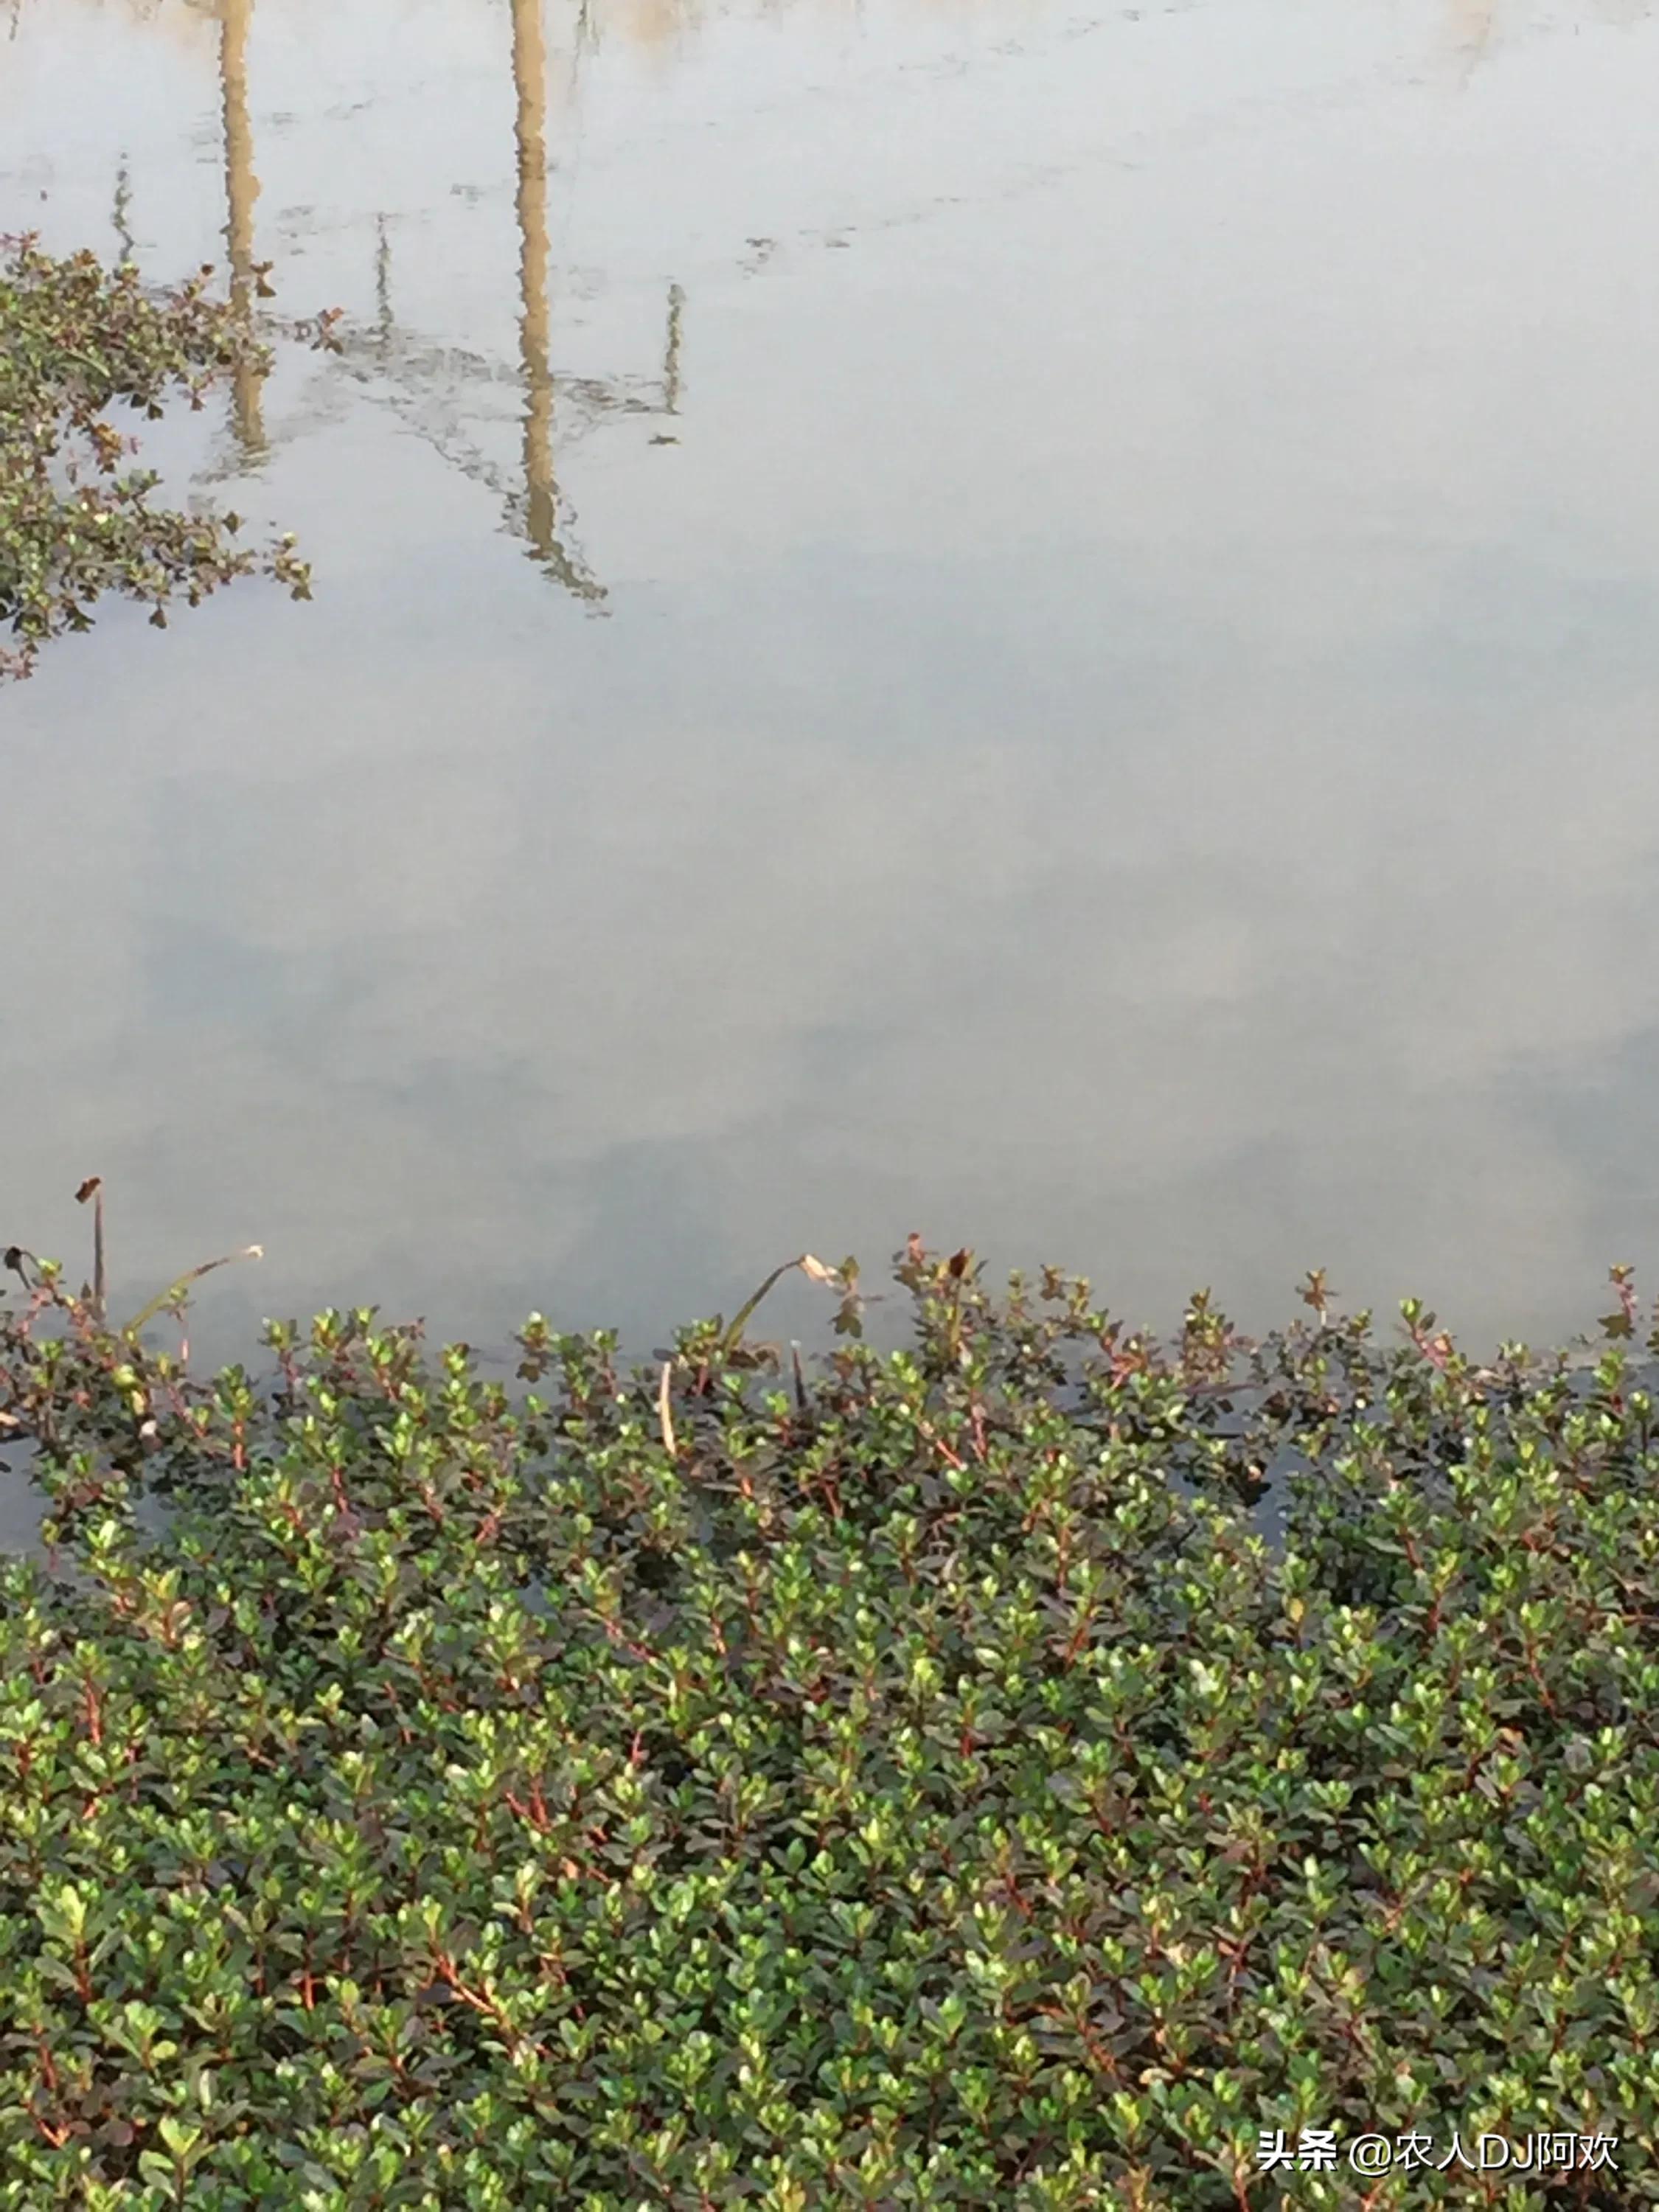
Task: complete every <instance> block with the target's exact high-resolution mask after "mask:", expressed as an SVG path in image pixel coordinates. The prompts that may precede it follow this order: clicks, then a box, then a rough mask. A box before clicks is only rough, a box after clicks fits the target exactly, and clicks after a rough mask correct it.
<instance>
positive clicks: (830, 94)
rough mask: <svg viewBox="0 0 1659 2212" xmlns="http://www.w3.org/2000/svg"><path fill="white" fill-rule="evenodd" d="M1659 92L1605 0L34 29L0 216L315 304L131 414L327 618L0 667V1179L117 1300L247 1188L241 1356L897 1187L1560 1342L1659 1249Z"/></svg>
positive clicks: (1111, 1250)
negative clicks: (314, 322) (260, 1319)
mask: <svg viewBox="0 0 1659 2212" xmlns="http://www.w3.org/2000/svg"><path fill="white" fill-rule="evenodd" d="M1656 112H1659V22H1656V21H1655V20H1654V18H1653V16H1652V15H1651V14H1650V9H1649V8H1648V7H1647V6H1645V5H1643V4H1640V0H1185V4H1177V5H1174V6H1169V5H1144V6H1138V7H1121V6H1115V5H1109V4H1105V0H1085V4H1082V5H1079V4H1077V0H863V4H858V0H771V3H770V4H765V0H763V4H750V5H737V6H732V7H729V8H727V7H722V6H720V5H719V4H718V0H714V4H710V5H708V6H707V7H705V8H703V9H695V8H690V7H688V8H687V9H685V10H684V12H681V11H680V10H679V9H678V8H677V6H676V3H675V0H586V4H584V5H583V6H582V7H581V9H580V11H578V10H575V9H572V8H571V7H569V6H568V5H567V4H565V0H549V4H548V5H547V6H546V7H545V8H544V9H542V11H541V12H539V13H538V4H537V0H326V4H325V0H221V4H220V5H219V6H218V7H217V8H214V7H211V6H194V5H190V4H186V0H155V4H153V5H148V6H134V5H130V4H125V0H103V4H88V0H15V4H14V5H13V6H12V8H11V10H10V13H9V16H6V15H0V228H21V227H24V226H26V225H28V226H34V227H38V228H40V230H41V232H42V233H43V234H44V236H45V238H46V241H47V242H48V243H49V244H51V245H52V246H63V247H68V246H76V245H79V244H82V243H87V244H90V245H92V246H95V247H97V248H99V249H100V251H103V252H112V251H114V250H116V249H117V248H118V246H119V245H121V244H122V243H123V242H124V241H125V242H126V243H129V244H130V245H131V248H132V250H133V251H134V252H136V254H137V258H138V259H139V260H140V262H141V263H142V264H143V267H144V268H145V269H146V270H148V271H149V272H150V273H152V274H153V275H154V276H156V277H157V278H163V277H165V278H171V277H173V276H178V275H179V274H180V273H181V272H183V271H184V270H187V269H189V268H190V267H191V266H193V265H195V264H197V263H199V262H202V261H204V260H209V259H211V260H215V261H216V262H217V263H218V264H220V265H221V267H223V266H224V265H226V264H227V262H228V264H229V265H230V266H231V267H232V269H233V270H234V272H235V274H236V277H237V281H238V282H240V283H250V282H251V281H252V270H253V268H254V264H256V263H263V262H269V263H270V264H272V269H271V281H272V282H273V283H274V284H275V285H276V292H277V300H278V305H279V306H280V307H283V309H285V310H289V311H291V312H293V313H307V312H310V311H313V310H314V309H318V308H321V307H331V306H337V307H342V308H343V309H344V311H345V322H344V325H343V328H344V330H345V331H346V332H347V340H346V345H345V349H344V351H343V354H342V356H340V357H339V358H338V359H335V360H329V359H325V358H322V357H319V356H316V355H313V354H311V353H309V352H307V351H306V350H305V349H302V348H290V349H285V350H283V351H282V352H281V353H280V355H279V357H278V361H277V364H276V369H275V373H274V374H272V375H271V376H270V378H269V380H266V381H264V383H259V382H255V381H247V382H245V383H244V384H243V385H242V386H240V388H239V389H237V390H236V391H234V392H226V393H224V394H222V395H220V396H219V397H218V398H216V402H215V404H214V406H213V408H212V410H210V413H209V414H208V415H207V416H204V418H202V420H201V421H200V422H191V421H190V419H189V418H187V417H186V418H185V420H184V421H183V422H180V423H178V424H173V423H171V422H169V424H168V425H167V426H166V428H165V429H164V430H163V431H162V432H161V433H159V434H158V435H157V437H156V440H155V452H156V453H157V455H158V456H159V457H160V458H161V459H163V460H164V461H165V462H166V463H167V466H168V467H169V469H170V471H173V473H174V475H175V477H176V478H177V479H178V480H179V481H180V482H181V483H189V482H192V481H193V482H194V483H195V484H196V485H197V489H200V490H202V491H203V492H204V493H206V492H209V491H211V492H212V494H213V495H215V496H218V497H220V498H222V499H225V500H227V501H229V502H230V503H232V504H234V505H235V506H236V507H239V508H240V509H241V510H243V511H244V512H245V513H247V514H248V515H250V516H251V517H253V518H256V519H257V520H258V521H259V522H260V523H261V524H262V525H263V524H264V523H266V522H277V521H280V523H281V524H282V525H283V526H287V527H291V528H293V529H294V530H295V531H296V532H298V533H299V534H300V535H301V538H302V541H303V544H304V548H305V550H307V552H308V553H309V554H310V555H311V556H312V557H313V561H314V563H315V569H316V599H315V601H314V603H313V605H310V606H307V607H296V606H294V605H290V604H289V601H288V600H287V599H285V598H283V596H282V595H281V594H280V593H278V592H275V591H273V590H270V589H268V588H266V587H263V586H258V585H254V584H247V585H240V586H236V587H235V588H234V590H233V591H231V592H229V593H228V594H227V595H226V596H225V597H224V598H222V599H221V600H219V601H218V602H216V604H214V605H211V606H210V607H209V608H207V609H206V610H204V611H202V612H201V613H199V614H197V615H194V616H191V615H181V617H180V618H179V622H178V623H176V625H175V626H174V627H173V629H170V630H169V632H168V633H167V635H166V636H165V637H162V636H159V635H155V634H154V633H152V632H151V631H150V630H149V629H147V628H146V627H145V626H144V622H143V617H142V615H140V614H138V613H137V612H135V611H131V610H126V609H122V608H119V607H115V606H112V607H111V608H110V609H109V611H107V612H106V614H105V615H103V616H102V617H100V621H99V623H98V627H97V629H96V631H95V633H94V635H93V636H92V637H91V638H90V639H89V640H87V641H80V642H75V641H71V642H69V643H66V644H65V645H64V646H63V647H60V648H58V649H57V650H55V651H52V652H51V653H49V654H48V655H47V656H46V659H44V660H43V663H42V665H41V669H40V674H39V675H38V677H37V678H35V679H34V681H33V683H31V684H27V685H24V686H20V687H15V688H13V689H11V690H8V691H6V692H5V693H3V694H0V826H3V838H4V844H3V849H4V853H5V856H6V881H7V896H8V902H9V923H8V929H7V939H6V957H5V961H4V964H3V967H0V1066H3V1082H0V1129H3V1140H4V1141H3V1153H0V1157H3V1161H4V1168H3V1176H0V1230H3V1231H4V1233H5V1235H6V1236H8V1237H13V1236H15V1237H21V1238H22V1239H23V1240H24V1241H26V1242H27V1243H31V1244H33V1245H35V1246H36V1247H37V1248H39V1249H46V1250H49V1251H52V1250H55V1251H59V1252H64V1253H68V1254H70V1255H73V1257H74V1258H75V1260H76V1264H77V1265H79V1264H81V1263H82V1253H83V1251H84V1238H85V1232H86V1227H87V1225H86V1222H85V1219H84V1217H83V1216H82V1215H81V1214H80V1213H79V1212H77V1211H76V1208H75V1206H73V1204H72V1202H71V1199H70V1194H71V1193H72V1192H73V1190H74V1188H75V1186H76V1183H77V1182H79V1180H80V1179H81V1177H82V1176H83V1175H86V1174H88V1173H89V1172H92V1171H94V1170H95V1171H98V1172H101V1173H102V1174H103V1176H105V1177H106V1182H107V1183H108V1186H109V1188H110V1191H111V1232H110V1233H111V1242H112V1254H113V1259H114V1265H115V1272H116V1275H117V1279H118V1285H119V1286H120V1291H121V1297H122V1298H123V1299H125V1300H127V1301H128V1302H130V1303H131V1304H137V1303H138V1302H139V1301H140V1299H141V1298H142V1297H143V1296H144V1295H146V1294H147V1293H148V1291H149V1290H150V1289H151V1288H153V1287H155V1285H157V1284H158V1283H159V1282H161V1280H164V1279H167V1276H168V1275H169V1274H170V1273H173V1272H176V1270H177V1268H178V1267H180V1266H182V1265H184V1264H185V1263H187V1262H189V1261H193V1260H197V1259H200V1258H203V1257H205V1256H207V1255H209V1254H210V1253H213V1252H216V1251H221V1250H223V1249H225V1248H226V1247H227V1246H228V1245H230V1244H234V1243H242V1242H245V1241H248V1240H251V1239H255V1238H258V1239H259V1240H260V1241H262V1242H263V1243H264V1245H265V1246H266V1248H267V1250H268V1253H269V1257H268V1259H267V1261H266V1262H265V1265H264V1269H263V1271H255V1270H252V1269H248V1270H245V1271H242V1273H240V1275H237V1276H232V1275H230V1274H227V1275H225V1276H223V1277H220V1278H216V1279H215V1281H214V1283H213V1284H212V1285H209V1286H206V1287H205V1288H204V1309H203V1322H204V1329H205V1334H206V1335H207V1337H208V1338H209V1339H210V1340H212V1339H214V1338H215V1336H216V1337H217V1340H219V1341H220V1342H222V1343H224V1344H228V1342H229V1341H230V1340H231V1339H232V1338H234V1337H235V1336H237V1335H238V1334H239V1333H240V1332H241V1331H243V1330H245V1329H246V1325H247V1323H248V1322H250V1321H251V1320H252V1318H253V1317H254V1316H256V1315H257V1314H258V1312H261V1311H297V1310H311V1309H312V1308H313V1307H315V1306H316V1305H318V1304H322V1303H325V1302H335V1303H342V1304H343V1303H349V1302H356V1301H358V1300H362V1301H368V1300H378V1301H380V1302H381V1303H382V1304H385V1305H386V1307H388V1308H389V1309H390V1310H392V1311H394V1312H396V1313H398V1314H410V1313H416V1312H421V1313H425V1314H427V1315H428V1316H430V1317H431V1319H432V1322H433V1324H434V1326H435V1328H441V1329H444V1330H458V1329H465V1331H466V1332H467V1333H469V1334H471V1335H473V1336H474V1337H477V1338H481V1339H485V1340H488V1339H489V1338H490V1337H491V1336H492V1334H495V1335H499V1334H501V1333H502V1332H504V1331H505V1330H506V1329H507V1328H508V1327H509V1326H510V1324H511V1323H512V1322H513V1320H514V1319H516V1318H517V1317H518V1316H520V1315H521V1314H522V1313H523V1312H524V1311H525V1310H527V1309H528V1308H529V1307H531V1306H532V1305H534V1306H539V1307H541V1308H543V1309H544V1310H546V1311H547V1312H548V1313H549V1314H550V1316H553V1317H554V1318H555V1319H556V1321H558V1322H562V1323H563V1324H567V1325H573V1326H574V1325H577V1324H581V1325H587V1324H592V1323H596V1322H599V1321H602V1320H608V1321H611V1322H616V1323H618V1324H620V1325H621V1326H622V1327H623V1328H624V1329H625V1330H627V1331H628V1332H629V1334H630V1335H633V1336H638V1337H642V1338H645V1339H647V1340H649V1339H650V1338H652V1337H653V1336H656V1335H659V1334H660V1332H661V1330H662V1329H663V1328H664V1327H665V1324H666V1323H667V1322H669V1321H671V1320H672V1319H674V1318H678V1317H683V1316H684V1315H686V1314H687V1313H690V1312H693V1311H707V1310H711V1309H713V1308H714V1307H715V1306H720V1305H723V1306H724V1307H725V1308H726V1310H728V1311H729V1310H731V1308H732V1304H733V1303H734V1302H735V1300H736V1299H737V1298H738V1297H740V1296H741V1295H742V1294H743V1293H744V1291H746V1290H747V1289H749V1288H750V1287H751V1286H752V1285H753V1283H754V1282H755V1281H756V1280H757V1279H758V1277H759V1276H760V1274H761V1273H763V1272H764V1271H765V1269H766V1268H767V1267H769V1265H770V1264H771V1263H772V1262H773V1261H776V1260H778V1259H781V1258H782V1257H783V1256H784V1255H786V1254H787V1253H789V1252H792V1251H798V1250H799V1249H802V1248H803V1247H804V1246H805V1247H810V1248H811V1249H815V1250H817V1251H820V1252H823V1253H824V1254H826V1255H828V1256H830V1257H837V1256H839V1255H840V1254H841V1253H842V1252H843V1251H846V1250H848V1249H853V1250H855V1251H857V1252H859V1253H860V1255H862V1256H863V1257H864V1258H865V1260H866V1263H867V1264H872V1265H878V1264H879V1263H880V1262H881V1261H883V1260H884V1258H885V1255H887V1253H888V1252H889V1251H890V1249H892V1248H893V1247H894V1246H895V1245H896V1243H899V1242H900V1241H901V1240H902V1237H903V1236H904V1234H905V1232H906V1231H908V1230H910V1229H912V1228H917V1229H920V1230H921V1231H923V1232H924V1233H925V1234H927V1237H929V1239H930V1241H934V1242H939V1243H944V1242H946V1241H947V1240H948V1241H949V1242H951V1243H954V1242H957V1241H959V1240H963V1239H966V1240H968V1241H970V1242H972V1243H975V1245H977V1246H978V1247H979V1248H980V1249H982V1250H984V1251H986V1252H987V1253H988V1254H990V1255H993V1256H994V1259H995V1260H996V1261H998V1262H1007V1261H1026V1262H1035V1261H1039V1260H1042V1259H1045V1258H1048V1259H1054V1260H1056V1261H1063V1262H1066V1263H1067V1264H1071V1265H1074V1266H1077V1267H1083V1268H1085V1269H1087V1270H1088V1271H1089V1272H1090V1273H1092V1274H1093V1276H1094V1277H1095V1279H1096V1281H1097V1285H1098V1286H1099V1287H1100V1289H1101V1290H1102V1291H1103V1294H1104V1295H1105V1296H1106V1297H1109V1300H1110V1301H1111V1303H1112V1304H1114V1305H1115V1307H1116V1308H1118V1309H1119V1310H1126V1311H1127V1312H1128V1313H1130V1314H1131V1315H1132V1316H1133V1317H1134V1318H1136V1319H1145V1320H1150V1321H1152V1322H1169V1321H1171V1320H1173V1319H1174V1318H1175V1317H1176V1314H1177V1312H1178V1301H1179V1300H1180V1298H1181V1297H1182V1294H1183V1293H1184V1292H1185V1291H1188V1290H1189V1289H1190V1288H1192V1287H1193V1286H1194V1285H1197V1284H1200V1283H1211V1284H1212V1285H1214V1286H1215V1289H1216V1291H1217V1294H1218V1297H1220V1298H1221V1299H1222V1300H1223V1301H1224V1303H1225V1304H1228V1305H1229V1306H1230V1308H1231V1310H1234V1311H1236V1312H1237V1313H1239V1314H1241V1315H1242V1316H1243V1317H1245V1318H1246V1319H1248V1320H1251V1321H1256V1322H1259V1321H1261V1320H1265V1319H1268V1318H1277V1317H1280V1316H1283V1314H1284V1313H1285V1311H1286V1310H1287V1309H1288V1306H1289V1304H1290V1292H1291V1287H1292V1285H1294V1282H1295V1281H1296V1279H1297V1278H1298V1276H1299V1275H1300V1274H1301V1273H1302V1271H1303V1270H1304V1268H1305V1267H1308V1266H1310V1265H1311V1264H1316V1263H1321V1264H1323V1265H1325V1266H1327V1267H1328V1268H1329V1270H1330V1271H1331V1275H1332V1279H1333V1280H1334V1283H1335V1285H1337V1287H1338V1288H1339V1289H1340V1291H1344V1292H1346V1294H1348V1296H1349V1297H1352V1298H1354V1299H1363V1300H1366V1301H1372V1302H1376V1303H1378V1304H1386V1303H1387V1302H1389V1301H1392V1300H1393V1299H1394V1298H1395V1297H1398V1296H1399V1295H1401V1293H1402V1292H1405V1291H1419V1292H1421V1293H1422V1294H1424V1295H1425V1296H1426V1297H1429V1298H1430V1299H1431V1301H1432V1302H1433V1303H1434V1304H1436V1305H1437V1307H1438V1309H1439V1310H1440V1311H1441V1312H1442V1313H1443V1315H1444V1316H1446V1317H1447V1318H1448V1319H1449V1321H1451V1322H1453V1324H1454V1325H1455V1326H1458V1327H1460V1328H1466V1329H1467V1330H1468V1332H1469V1333H1470V1334H1472V1335H1474V1336H1477V1337H1484V1338H1486V1340H1491V1339H1492V1337H1494V1336H1496V1335H1498V1334H1527V1335H1529V1336H1534V1337H1537V1336H1542V1335H1547V1334H1551V1333H1553V1332H1558V1331H1564V1330H1565V1329H1567V1328H1572V1327H1576V1326H1577V1325H1579V1324H1580V1323H1581V1322H1584V1321H1585V1320H1587V1319H1588V1317H1589V1316H1590V1315H1592V1314H1594V1313H1595V1312H1596V1311H1598V1310H1601V1306H1602V1305H1603V1304H1605V1300H1604V1298H1603V1297H1602V1296H1601V1290H1600V1282H1601V1271H1602V1270H1603V1268H1604V1267H1605V1266H1606V1264H1607V1262H1608V1261H1612V1260H1615V1259H1622V1258H1626V1257H1629V1258H1632V1259H1635V1260H1637V1261H1638V1262H1639V1261H1643V1260H1644V1259H1646V1260H1648V1261H1651V1260H1652V1258H1653V1255H1654V1254H1655V1251H1656V1245H1659V1144H1656V1077H1659V957H1656V952H1655V944H1656V938H1659V287H1656V284H1655V282H1654V276H1653V246H1652V210H1653V209H1654V207H1655V206H1656V204H1659V132H1656V131H1655V130H1654V128H1653V118H1654V116H1655V114H1656ZM1652 1272H1653V1270H1652V1268H1651V1267H1650V1270H1649V1273H1650V1275H1651V1273H1652ZM804 1295H805V1292H804V1286H803V1296H804ZM795 1310H797V1311H804V1310H805V1309H795ZM790 1311H791V1310H790V1309H788V1308H787V1306H786V1309H785V1311H784V1313H783V1314H781V1316H780V1318H781V1320H784V1321H785V1322H786V1325H793V1324H792V1323H791V1322H790V1321H789V1318H788V1316H789V1314H790ZM203 1335H204V1330H201V1329H198V1341H201V1340H203Z"/></svg>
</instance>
